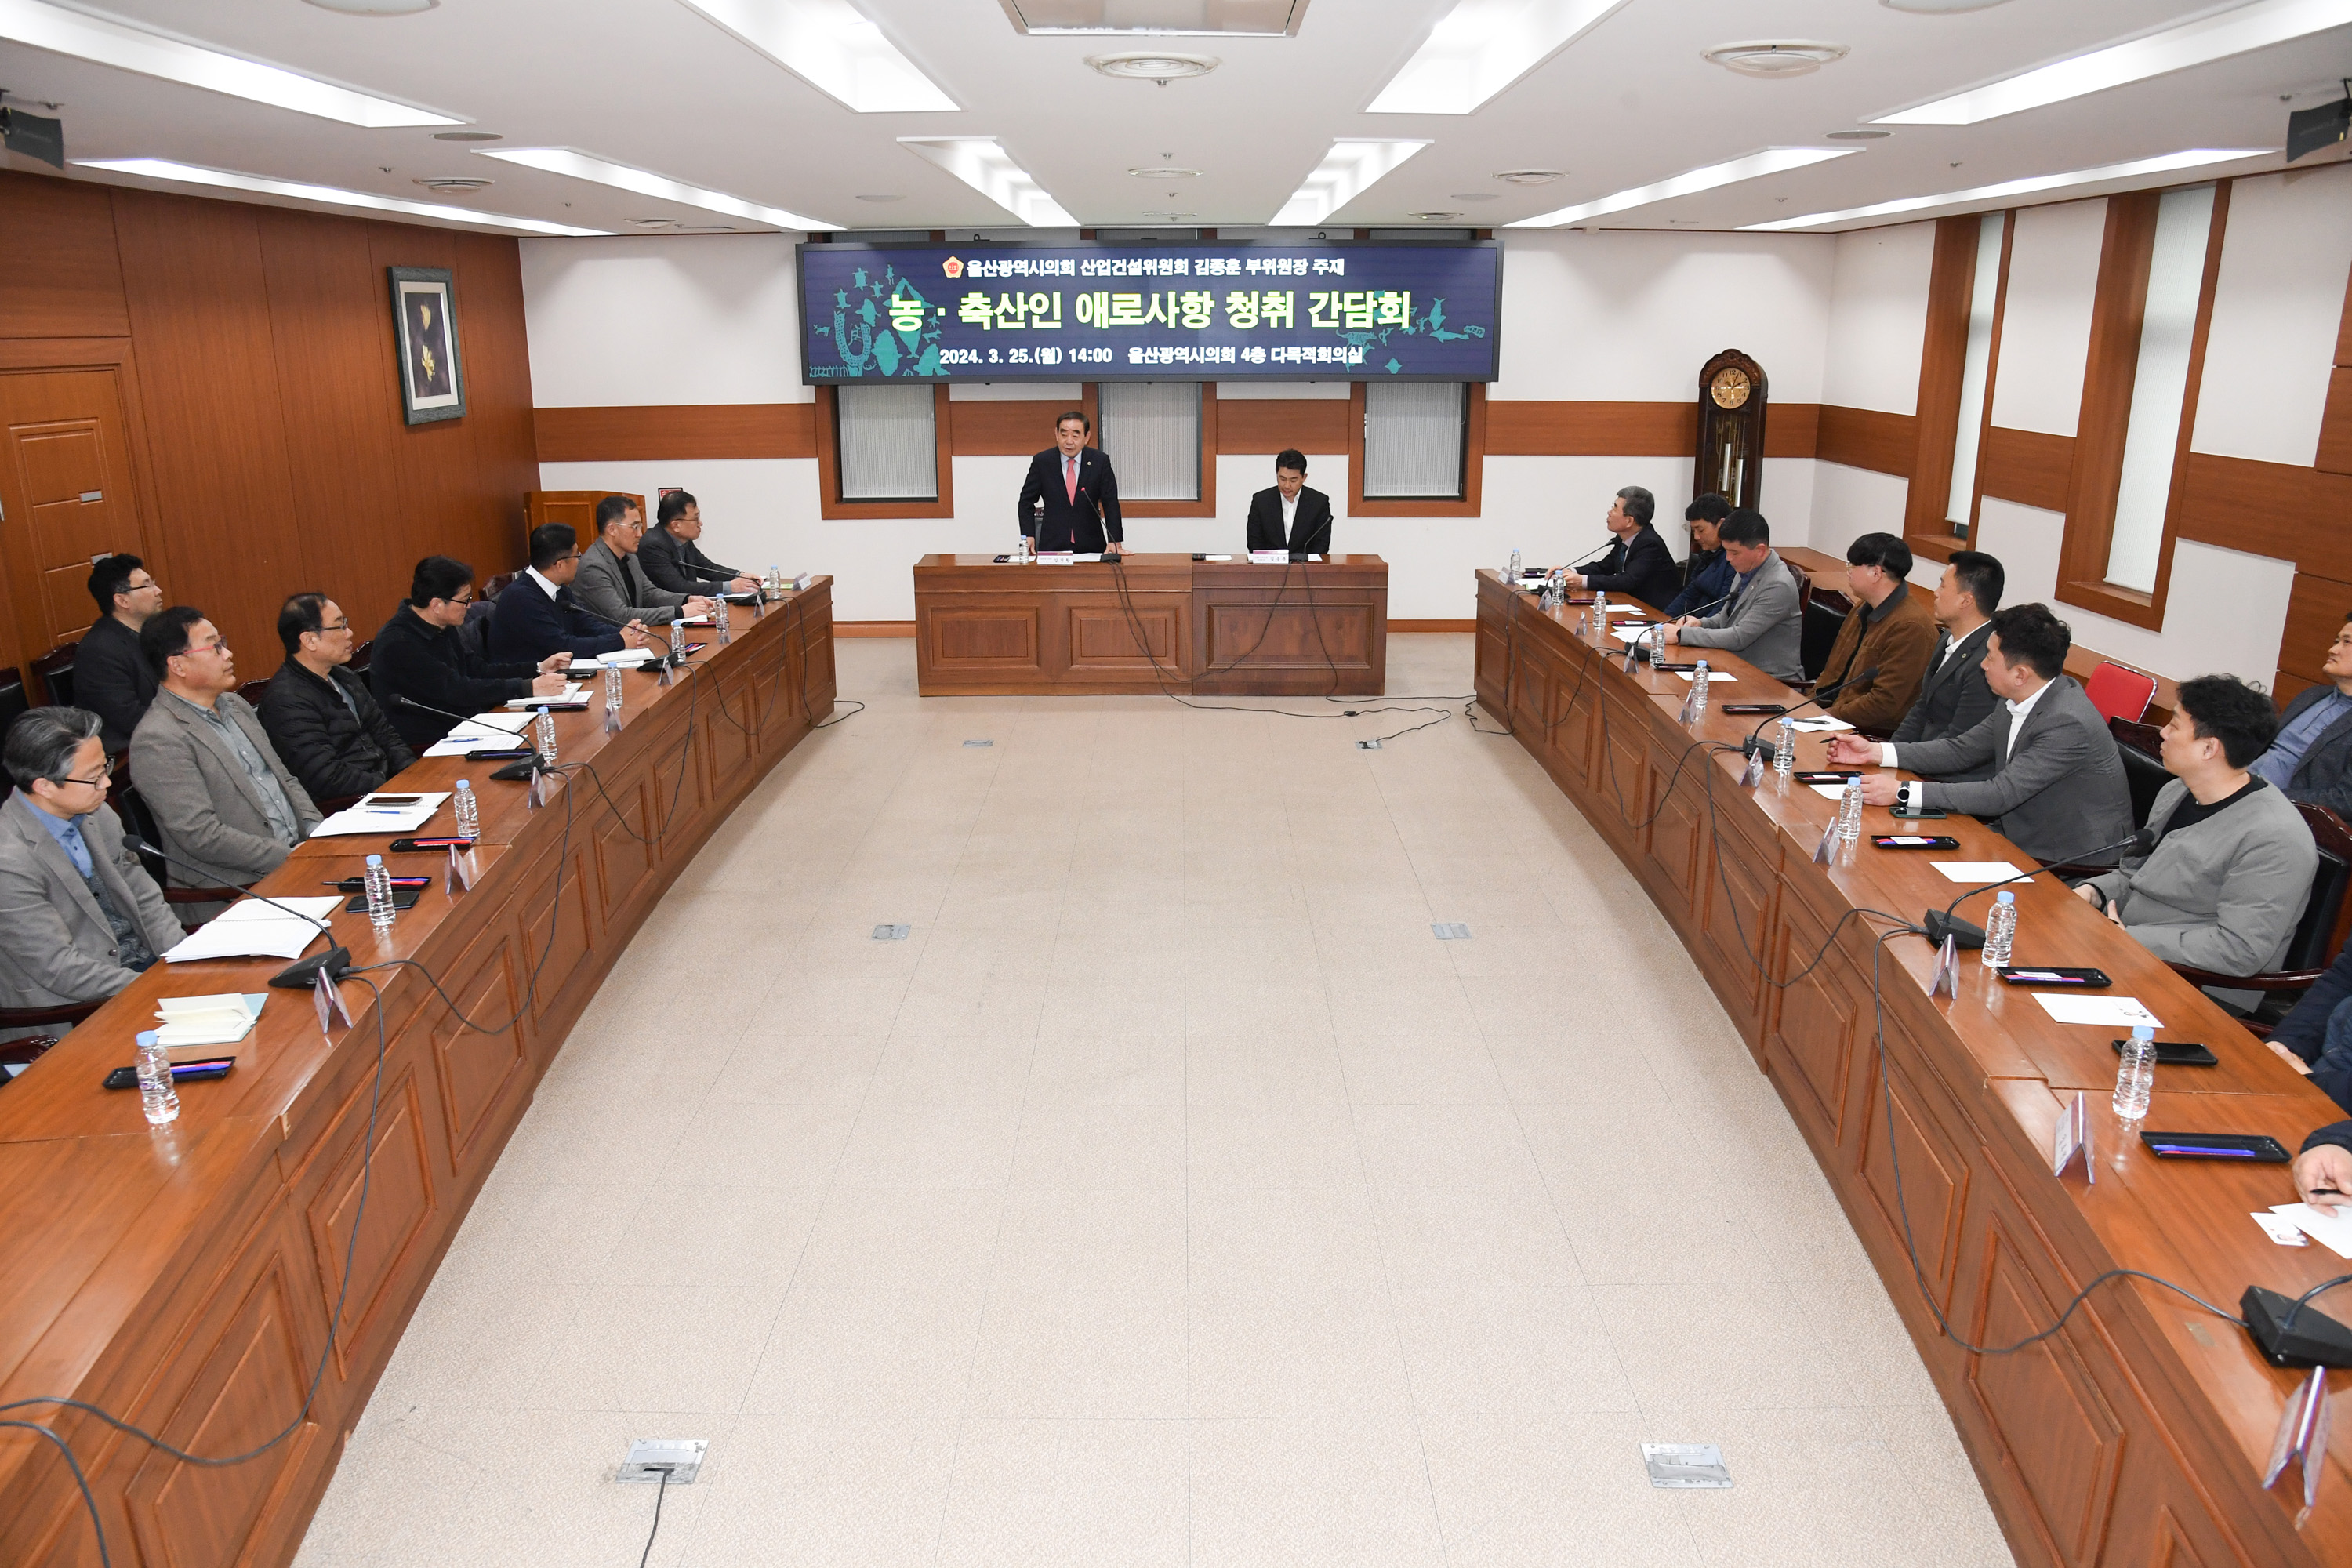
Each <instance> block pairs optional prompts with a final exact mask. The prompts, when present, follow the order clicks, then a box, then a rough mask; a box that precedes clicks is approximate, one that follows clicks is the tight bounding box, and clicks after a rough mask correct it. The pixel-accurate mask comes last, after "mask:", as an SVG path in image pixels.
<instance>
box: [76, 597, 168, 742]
mask: <svg viewBox="0 0 2352 1568" xmlns="http://www.w3.org/2000/svg"><path fill="white" fill-rule="evenodd" d="M89 596H90V597H91V598H93V599H95V600H97V601H98V619H97V620H96V621H94V622H92V623H91V624H90V628H89V630H88V631H86V632H84V633H83V634H82V637H81V643H80V646H79V647H77V648H76V649H75V652H74V671H73V679H74V689H73V696H74V704H75V706H77V707H79V708H86V709H88V710H89V711H90V712H92V713H95V714H97V715H98V719H99V723H100V725H101V726H103V728H101V729H100V731H99V735H100V739H102V740H104V741H105V742H106V749H107V752H108V753H109V754H110V755H113V756H118V757H119V756H121V754H122V753H123V752H126V751H129V750H130V749H131V731H133V730H136V729H137V728H139V721H140V720H141V719H142V718H144V717H145V716H146V713H147V704H149V703H150V702H152V701H153V700H155V672H154V671H153V670H152V669H150V668H148V667H147V656H146V655H145V654H142V653H141V652H140V651H139V628H140V627H141V626H145V625H146V624H147V617H148V616H152V615H153V614H154V613H155V612H156V611H158V610H160V609H162V608H163V585H162V584H159V583H157V582H156V581H155V579H154V578H153V577H152V576H150V575H148V574H147V569H146V567H145V566H143V565H142V564H141V563H140V560H139V557H137V556H136V555H109V556H107V557H105V558H104V559H103V560H100V561H98V562H96V563H93V564H92V565H91V566H90V569H89Z"/></svg>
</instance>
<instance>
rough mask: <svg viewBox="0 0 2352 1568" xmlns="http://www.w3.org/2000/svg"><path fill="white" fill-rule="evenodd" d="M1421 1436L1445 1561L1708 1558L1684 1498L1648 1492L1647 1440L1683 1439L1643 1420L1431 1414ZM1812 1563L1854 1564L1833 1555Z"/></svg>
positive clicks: (1579, 1563) (1649, 1562)
mask: <svg viewBox="0 0 2352 1568" xmlns="http://www.w3.org/2000/svg"><path fill="white" fill-rule="evenodd" d="M1421 1434H1422V1445H1423V1449H1424V1451H1425V1452H1426V1453H1427V1455H1428V1458H1429V1475H1430V1482H1431V1485H1432V1487H1433V1489H1434V1491H1435V1493H1436V1497H1437V1520H1438V1526H1439V1529H1440V1530H1441V1531H1443V1532H1444V1538H1445V1550H1446V1554H1447V1557H1448V1559H1449V1561H1452V1562H1455V1563H1479V1564H1482V1565H1485V1564H1492V1565H1493V1568H1522V1565H1523V1568H1682V1565H1684V1564H1686V1563H1695V1562H1702V1561H1706V1559H1705V1558H1703V1557H1702V1556H1701V1555H1700V1552H1699V1548H1698V1543H1697V1540H1696V1537H1695V1535H1694V1533H1693V1531H1692V1530H1691V1528H1690V1526H1689V1524H1688V1523H1687V1522H1686V1521H1685V1518H1684V1516H1683V1514H1682V1511H1681V1510H1680V1509H1679V1508H1678V1506H1677V1504H1678V1503H1679V1502H1681V1501H1682V1498H1681V1497H1680V1496H1679V1495H1678V1494H1676V1493H1675V1492H1671V1491H1662V1490H1659V1489H1656V1488H1654V1487H1653V1486H1651V1485H1650V1481H1649V1477H1648V1474H1647V1473H1646V1472H1645V1471H1644V1469H1643V1465H1642V1445H1643V1443H1645V1442H1658V1441H1666V1442H1673V1441H1678V1440H1680V1439H1679V1438H1676V1437H1659V1436H1654V1435H1653V1434H1652V1432H1651V1431H1650V1429H1649V1427H1648V1426H1647V1425H1645V1423H1644V1421H1643V1417H1642V1416H1640V1415H1634V1414H1632V1413H1630V1412H1589V1413H1577V1414H1570V1415H1551V1414H1537V1413H1525V1414H1521V1413H1506V1414H1495V1415H1431V1416H1425V1417H1423V1420H1422V1423H1421ZM1800 1528H1801V1527H1800ZM1807 1539H1809V1540H1810V1541H1811V1542H1813V1543H1814V1544H1815V1545H1816V1546H1819V1545H1821V1544H1822V1538H1820V1537H1811V1536H1809V1537H1807ZM1815 1561H1817V1562H1822V1561H1829V1562H1844V1561H1853V1559H1849V1558H1844V1557H1843V1556H1841V1555H1840V1554H1838V1553H1837V1552H1834V1551H1832V1552H1830V1554H1829V1555H1828V1556H1826V1557H1823V1558H1816V1559H1815Z"/></svg>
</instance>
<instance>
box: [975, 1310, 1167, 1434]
mask: <svg viewBox="0 0 2352 1568" xmlns="http://www.w3.org/2000/svg"><path fill="white" fill-rule="evenodd" d="M1185 1317H1186V1314H1185V1304H1184V1292H1183V1291H1182V1290H1181V1289H1160V1290H1051V1289H1045V1290H1040V1289H992V1290H991V1291H990V1292H989V1295H988V1307H987V1310H986V1311H985V1313H984V1314H983V1315H982V1320H981V1329H980V1349H979V1352H978V1355H977V1358H976V1363H975V1365H974V1369H973V1373H972V1386H971V1404H970V1405H969V1406H968V1407H967V1409H968V1413H969V1414H970V1415H975V1416H1009V1417H1020V1418H1024V1419H1053V1420H1062V1419H1072V1420H1093V1419H1128V1418H1135V1419H1154V1420H1181V1419H1182V1418H1183V1416H1184V1415H1185V1414H1186V1377H1185Z"/></svg>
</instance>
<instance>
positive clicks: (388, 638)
mask: <svg viewBox="0 0 2352 1568" xmlns="http://www.w3.org/2000/svg"><path fill="white" fill-rule="evenodd" d="M473 602H474V569H473V568H472V567H471V566H468V565H467V564H466V563H464V562H462V561H453V560H451V559H450V558H449V557H448V556H446V555H428V556H426V557H425V559H424V560H422V561H419V562H418V563H416V571H415V574H414V575H413V576H412V577H411V578H410V579H409V584H408V598H407V601H406V602H405V603H404V604H403V605H401V606H400V608H398V609H396V610H394V611H393V613H392V619H390V620H388V621H386V622H384V623H383V630H382V631H379V632H377V633H376V634H375V652H374V654H373V656H372V657H371V659H370V662H369V665H368V679H369V681H370V683H371V684H373V686H374V688H375V700H376V701H377V702H378V703H379V704H381V705H382V707H383V711H384V714H385V716H386V717H388V718H389V719H391V721H392V727H393V728H394V729H395V730H397V731H400V738H401V739H402V740H403V741H404V742H407V744H408V749H409V750H410V751H412V752H416V753H417V754H418V755H420V756H422V755H423V754H424V753H425V749H426V748H427V747H429V746H431V745H432V744H433V743H434V742H436V741H438V740H440V739H441V737H442V736H444V735H446V734H447V733H448V732H449V731H451V730H453V729H455V728H456V727H457V720H456V719H452V718H450V717H448V714H450V713H456V714H458V715H460V716H465V715H470V714H474V713H482V712H487V711H488V710H491V709H493V708H496V707H498V706H499V704H500V703H502V702H505V701H507V700H509V699H510V698H516V697H552V696H554V695H555V694H556V693H557V692H559V691H562V689H563V675H562V669H563V667H564V666H565V665H567V664H570V663H571V662H572V656H571V654H569V653H551V654H549V655H548V656H547V657H546V658H543V659H541V661H540V662H539V664H538V666H537V667H536V668H534V667H533V666H531V665H529V664H499V663H496V662H493V661H492V660H490V659H489V658H487V657H485V656H484V655H482V654H479V653H478V652H476V651H475V648H474V646H473V643H472V641H471V640H470V639H471V634H470V633H468V632H467V631H465V630H464V629H462V628H463V627H464V626H465V624H466V606H467V605H470V604H472V603H473ZM403 699H408V700H414V701H416V702H421V703H423V704H425V707H423V708H411V707H409V706H407V705H406V703H405V702H404V700H403ZM436 708H438V709H444V710H446V712H440V713H436V712H432V711H429V710H431V709H436Z"/></svg>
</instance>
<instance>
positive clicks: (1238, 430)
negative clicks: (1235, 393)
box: [1217, 397, 1491, 458]
mask: <svg viewBox="0 0 2352 1568" xmlns="http://www.w3.org/2000/svg"><path fill="white" fill-rule="evenodd" d="M1349 406H1350V405H1349V403H1348V402H1346V401H1345V400H1344V399H1340V398H1336V397H1335V398H1320V397H1229V398H1221V399H1219V400H1218V403H1217V450H1218V451H1220V452H1232V453H1235V454H1238V455H1240V456H1244V457H1255V456H1257V455H1259V454H1261V453H1265V452H1280V451H1285V450H1286V449H1289V448H1292V447H1296V448H1297V450H1298V451H1299V452H1301V453H1303V454H1304V455H1306V456H1307V457H1310V458H1312V457H1315V456H1318V454H1319V455H1321V456H1323V457H1327V458H1336V457H1340V456H1342V455H1344V454H1345V453H1346V452H1347V450H1348V410H1349ZM1490 406H1491V405H1490Z"/></svg>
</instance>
